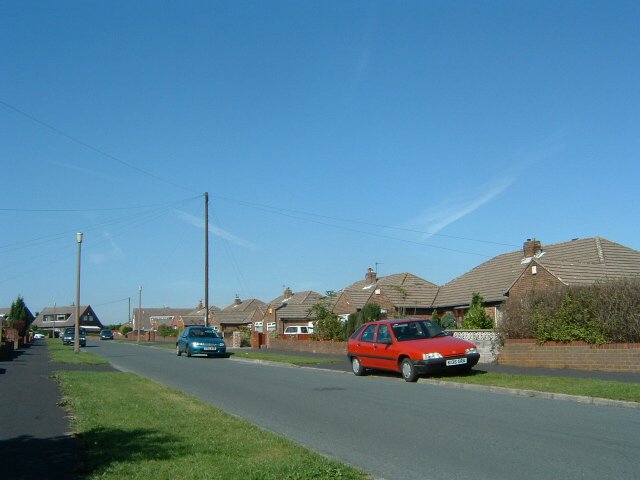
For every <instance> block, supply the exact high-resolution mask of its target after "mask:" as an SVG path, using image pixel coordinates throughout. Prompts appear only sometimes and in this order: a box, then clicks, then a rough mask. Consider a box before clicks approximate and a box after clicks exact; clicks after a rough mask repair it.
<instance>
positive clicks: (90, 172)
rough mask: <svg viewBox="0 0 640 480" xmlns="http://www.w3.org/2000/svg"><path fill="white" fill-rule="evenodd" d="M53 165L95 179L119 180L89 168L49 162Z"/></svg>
mask: <svg viewBox="0 0 640 480" xmlns="http://www.w3.org/2000/svg"><path fill="white" fill-rule="evenodd" d="M49 163H51V164H52V165H55V166H57V167H62V168H65V169H67V170H74V171H76V172H80V173H86V174H87V175H92V176H94V177H101V178H107V179H109V180H119V179H118V178H116V177H114V176H112V175H107V174H106V173H102V172H98V171H96V170H90V169H88V168H83V167H79V166H77V165H73V164H71V163H63V162H49Z"/></svg>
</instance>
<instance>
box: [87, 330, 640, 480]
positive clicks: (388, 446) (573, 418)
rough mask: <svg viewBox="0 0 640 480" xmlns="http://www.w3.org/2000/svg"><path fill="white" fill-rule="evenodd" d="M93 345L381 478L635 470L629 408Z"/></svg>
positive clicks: (626, 473)
mask: <svg viewBox="0 0 640 480" xmlns="http://www.w3.org/2000/svg"><path fill="white" fill-rule="evenodd" d="M88 349H89V350H90V351H92V352H93V353H96V354H99V355H102V356H104V357H105V358H107V359H108V360H109V361H110V362H111V363H112V364H113V365H114V366H115V367H116V368H118V369H120V370H125V371H132V372H135V373H138V374H140V375H142V376H145V377H148V378H150V379H153V380H156V381H158V382H161V383H163V384H166V385H169V386H171V387H174V388H177V389H179V390H182V391H184V392H186V393H188V394H192V395H194V396H196V397H198V398H199V399H201V400H202V401H204V402H206V403H209V404H211V405H215V406H217V407H220V408H222V409H223V410H225V411H227V412H229V413H232V414H234V415H237V416H239V417H243V418H246V419H248V420H250V421H251V422H253V423H255V424H257V425H259V426H261V427H263V428H265V429H268V430H271V431H274V432H277V433H279V434H281V435H283V436H285V437H288V438H290V439H292V440H294V441H296V442H298V443H300V444H302V445H304V446H307V447H309V448H311V449H313V450H316V451H319V452H321V453H324V454H326V455H329V456H331V457H335V458H338V459H340V460H342V461H344V462H347V463H350V464H353V465H356V466H359V467H361V468H363V469H365V470H366V471H368V472H370V473H371V474H372V475H374V477H375V478H378V479H388V480H391V479H398V480H403V479H451V478H456V479H475V480H477V479H513V478H516V477H517V478H518V479H519V480H526V479H546V478H548V479H557V478H562V479H580V480H584V479H602V478H616V479H623V478H624V479H631V478H639V479H640V469H639V468H638V458H640V456H639V454H640V446H639V445H640V411H639V410H635V409H625V408H618V407H607V406H593V405H585V404H578V403H573V402H565V401H555V400H548V399H541V398H528V397H518V396H510V395H500V394H494V393H491V392H482V391H470V390H458V389H451V388H443V387H439V386H437V385H432V384H428V383H417V384H410V383H405V382H404V381H402V380H401V379H399V378H396V377H388V376H368V377H355V376H354V375H352V374H348V373H344V372H339V371H330V370H321V369H312V368H299V367H289V366H284V365H273V364H266V363H255V362H247V361H241V360H233V359H208V358H186V357H184V356H182V357H177V356H176V355H175V353H173V352H172V351H170V350H163V349H158V348H148V347H139V346H136V345H130V344H121V343H116V342H92V343H90V344H89V346H88ZM149 402H150V403H151V402H153V399H152V398H150V399H149Z"/></svg>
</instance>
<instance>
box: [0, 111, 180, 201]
mask: <svg viewBox="0 0 640 480" xmlns="http://www.w3.org/2000/svg"><path fill="white" fill-rule="evenodd" d="M0 105H4V106H5V107H6V108H8V109H10V110H13V111H14V112H16V113H18V114H20V115H22V116H23V117H25V118H28V119H29V120H31V121H32V122H35V123H37V124H38V125H41V126H43V127H45V128H47V129H49V130H51V131H53V132H55V133H57V134H58V135H61V136H63V137H65V138H66V139H68V140H71V141H72V142H74V143H77V144H78V145H82V146H83V147H85V148H87V149H89V150H91V151H92V152H95V153H97V154H98V155H102V156H103V157H106V158H108V159H110V160H113V161H114V162H118V163H119V164H121V165H124V166H125V167H128V168H130V169H132V170H135V171H136V172H138V173H141V174H143V175H146V176H148V177H151V178H153V179H155V180H158V181H159V182H163V183H166V184H168V185H171V186H173V187H176V188H180V189H182V190H186V191H188V192H193V189H191V188H187V187H185V186H184V185H180V184H178V183H175V182H172V181H171V180H167V179H165V178H162V177H160V176H158V175H156V174H154V173H152V172H150V171H148V170H145V169H144V168H140V167H137V166H135V165H133V164H131V163H129V162H125V161H124V160H122V159H120V158H118V157H116V156H115V155H111V154H110V153H107V152H105V151H103V150H101V149H99V148H97V147H94V146H93V145H91V144H89V143H87V142H85V141H83V140H80V139H79V138H77V137H74V136H73V135H70V134H68V133H66V132H65V131H63V130H60V129H59V128H57V127H54V126H53V125H51V124H49V123H47V122H44V121H42V120H40V119H39V118H37V117H34V116H33V115H31V114H29V113H27V112H25V111H23V110H20V109H19V108H18V107H15V106H13V105H11V104H10V103H7V102H5V101H3V100H0Z"/></svg>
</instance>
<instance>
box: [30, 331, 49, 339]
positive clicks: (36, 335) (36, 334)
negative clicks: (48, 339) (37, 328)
mask: <svg viewBox="0 0 640 480" xmlns="http://www.w3.org/2000/svg"><path fill="white" fill-rule="evenodd" d="M45 336H46V335H45V334H44V333H40V332H36V333H34V334H33V338H44V337H45Z"/></svg>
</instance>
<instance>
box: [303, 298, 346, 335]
mask: <svg viewBox="0 0 640 480" xmlns="http://www.w3.org/2000/svg"><path fill="white" fill-rule="evenodd" d="M309 314H311V315H312V316H313V317H315V318H317V319H318V320H317V321H316V326H315V330H314V333H315V334H316V335H317V336H318V338H319V339H320V340H344V325H343V324H342V322H341V321H340V319H339V318H338V316H337V315H336V314H335V313H333V312H332V311H331V310H330V309H329V307H328V306H327V304H326V303H324V302H323V301H322V300H320V301H319V302H318V303H316V304H315V305H313V306H312V307H311V308H310V309H309Z"/></svg>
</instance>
